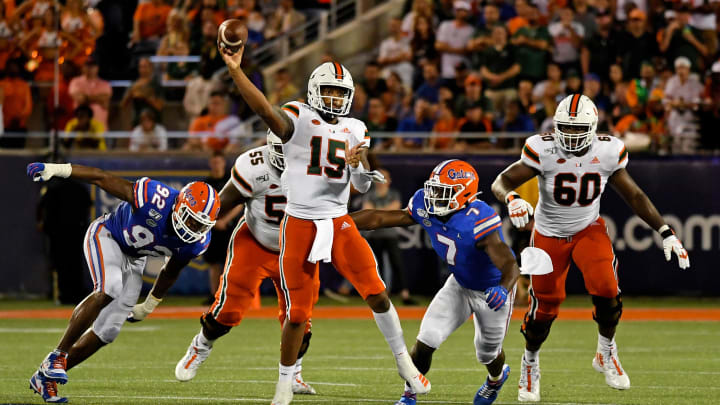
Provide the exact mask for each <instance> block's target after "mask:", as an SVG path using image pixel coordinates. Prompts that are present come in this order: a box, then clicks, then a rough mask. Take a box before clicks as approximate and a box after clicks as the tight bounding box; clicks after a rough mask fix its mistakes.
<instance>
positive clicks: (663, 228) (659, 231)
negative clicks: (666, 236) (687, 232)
mask: <svg viewBox="0 0 720 405" xmlns="http://www.w3.org/2000/svg"><path fill="white" fill-rule="evenodd" d="M668 229H670V225H668V224H665V225H663V226H661V227H660V229H658V233H663V232H665V231H667V230H668Z"/></svg>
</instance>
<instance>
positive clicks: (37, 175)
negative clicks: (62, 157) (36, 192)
mask: <svg viewBox="0 0 720 405" xmlns="http://www.w3.org/2000/svg"><path fill="white" fill-rule="evenodd" d="M71 174H72V165H70V163H63V164H57V163H41V162H34V163H30V164H29V165H28V166H27V175H28V176H29V177H30V178H31V179H32V180H33V181H36V182H37V181H48V180H50V179H51V178H53V177H65V178H67V177H70V175H71Z"/></svg>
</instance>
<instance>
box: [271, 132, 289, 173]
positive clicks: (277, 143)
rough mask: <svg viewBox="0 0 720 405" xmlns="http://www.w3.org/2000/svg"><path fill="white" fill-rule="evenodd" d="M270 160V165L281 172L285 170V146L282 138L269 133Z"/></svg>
mask: <svg viewBox="0 0 720 405" xmlns="http://www.w3.org/2000/svg"><path fill="white" fill-rule="evenodd" d="M267 144H268V158H269V160H270V164H271V165H272V166H273V167H274V168H276V169H278V170H279V171H280V172H282V171H284V170H285V154H284V153H283V144H282V140H281V139H280V137H278V136H277V135H275V134H274V133H272V131H270V130H269V129H268V131H267Z"/></svg>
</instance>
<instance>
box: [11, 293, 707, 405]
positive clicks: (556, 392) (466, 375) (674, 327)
mask: <svg viewBox="0 0 720 405" xmlns="http://www.w3.org/2000/svg"><path fill="white" fill-rule="evenodd" d="M628 301H631V300H628ZM269 303H270V301H268V305H269ZM667 303H668V302H665V304H667ZM628 304H629V305H628ZM645 304H646V303H642V304H641V305H643V306H647V305H645ZM675 304H676V303H671V304H670V305H672V307H673V308H678V307H681V306H688V305H687V304H684V303H683V302H679V303H677V305H675ZM716 304H717V301H713V302H712V304H711V305H710V306H714V305H716ZM583 305H584V304H583ZM628 306H633V304H632V303H626V308H627V307H628ZM689 306H691V307H693V306H694V305H689ZM700 306H705V307H706V308H707V307H708V305H707V304H706V305H700ZM13 308H15V309H20V308H23V306H22V305H15V306H13ZM0 309H7V306H3V305H0ZM657 310H658V311H660V312H662V309H659V308H658V309H657ZM589 311H590V310H589V308H588V312H587V318H588V319H591V318H590V312H589ZM517 312H520V314H521V313H522V310H520V311H517V310H516V314H517ZM401 316H402V315H401ZM66 324H67V321H66V320H65V319H22V318H21V319H2V317H0V342H2V343H3V344H2V347H3V349H4V350H3V356H2V357H3V360H2V367H0V403H32V404H36V403H42V400H41V399H40V397H39V396H38V395H35V394H33V393H32V391H31V390H30V389H28V378H29V377H30V375H31V374H32V373H33V371H34V370H35V368H36V367H37V366H38V364H39V362H40V361H41V360H42V358H43V357H44V356H45V355H46V354H47V353H48V351H50V349H51V348H53V347H54V346H55V345H56V344H57V341H58V340H59V337H60V336H61V334H62V331H63V330H64V328H65V326H66ZM419 326H420V322H419V321H418V320H404V321H403V328H404V330H405V339H406V341H407V343H408V345H409V346H410V345H411V344H412V342H413V341H414V338H415V335H416V334H417V332H418V329H419ZM199 327H200V325H199V323H198V321H197V318H193V319H148V320H146V321H144V322H141V323H138V324H126V325H125V326H124V327H123V331H122V332H121V333H120V336H119V337H118V339H117V340H116V341H115V343H113V344H111V345H109V346H107V347H105V348H103V349H101V350H100V351H99V352H98V353H97V354H96V355H95V356H93V357H91V358H90V359H89V360H87V361H86V362H85V363H84V364H81V365H80V366H78V367H77V368H75V369H73V370H71V371H70V372H69V376H70V382H69V384H68V385H65V386H60V394H61V395H64V396H68V397H69V399H70V403H74V404H193V403H211V404H212V403H232V402H237V403H242V404H269V403H270V399H271V397H272V394H273V393H274V388H275V381H276V379H277V362H278V358H279V332H280V331H279V326H278V323H277V320H273V319H246V320H244V321H243V323H242V324H241V325H240V327H238V328H236V329H234V330H233V331H232V332H231V333H230V334H229V335H227V336H225V337H223V338H222V339H220V340H218V342H217V343H216V344H215V347H214V349H213V353H212V355H211V356H210V358H209V359H208V361H207V362H206V363H205V364H203V366H202V368H201V369H200V371H199V373H198V375H197V377H196V378H195V379H194V380H193V381H191V382H188V383H180V382H177V381H176V380H175V378H174V368H175V364H176V362H177V361H178V360H179V359H180V358H181V357H182V356H183V354H184V353H185V350H186V349H187V346H188V344H189V343H190V340H191V338H192V337H193V335H194V334H195V333H197V331H198V330H199ZM719 337H720V322H716V321H627V322H623V323H621V324H620V327H619V329H618V337H617V342H618V346H619V349H620V358H621V360H622V363H623V366H624V367H625V369H626V370H627V372H628V374H629V375H630V378H631V382H632V388H631V389H630V390H627V391H617V390H614V389H611V388H609V387H608V386H606V385H605V382H604V377H603V376H602V375H601V374H599V373H597V372H595V371H594V370H593V369H592V367H591V360H592V357H593V355H594V353H595V346H596V342H597V332H596V326H595V323H594V322H592V320H564V321H563V320H558V321H557V322H556V323H555V324H554V326H553V329H552V332H551V334H550V337H549V339H548V340H547V342H546V343H545V345H544V346H543V349H542V351H541V354H540V365H541V369H542V398H543V403H545V404H574V403H581V404H653V405H660V404H718V403H720V384H719V383H720V346H719V345H718V342H719V339H718V338H719ZM522 348H523V339H522V336H521V334H520V333H519V321H517V320H514V321H513V322H512V324H511V327H510V330H509V332H508V336H507V338H506V340H505V351H506V353H507V362H508V364H510V366H511V368H512V370H511V373H510V378H509V379H508V382H507V383H506V385H505V387H504V388H503V390H502V391H501V393H500V396H499V398H498V400H497V401H496V402H495V403H496V404H511V403H516V398H517V388H516V387H517V380H518V372H519V365H520V358H521V355H522ZM303 368H304V372H303V375H304V377H305V379H306V380H307V381H308V382H310V383H311V384H312V385H313V386H314V387H315V389H316V390H317V391H318V395H316V396H300V395H296V396H295V400H294V401H293V403H298V404H373V403H377V404H393V403H394V401H396V400H397V399H398V398H399V395H400V394H401V391H402V382H401V380H400V378H399V377H398V375H397V372H396V370H395V365H394V361H393V359H392V356H391V354H390V352H389V349H388V346H387V343H386V342H385V340H384V339H383V337H382V335H381V334H380V332H379V331H378V330H377V328H376V326H375V324H374V322H373V321H372V320H371V319H316V320H315V321H314V322H313V338H312V343H311V346H310V350H309V352H308V354H307V355H306V357H305V360H304V363H303ZM485 376H486V371H485V368H484V366H482V365H480V364H478V362H477V361H476V359H475V353H474V347H473V327H472V322H466V323H465V324H464V325H463V326H462V327H461V328H460V329H459V330H458V331H456V332H455V333H454V334H453V335H452V336H450V338H449V339H448V340H447V341H446V342H445V343H444V344H443V346H442V347H441V348H440V349H439V350H438V351H437V352H436V354H435V357H434V359H433V364H432V369H431V372H430V373H429V374H428V378H429V379H430V380H431V381H432V384H433V388H432V392H431V393H430V394H429V395H427V396H423V397H420V398H419V401H418V403H419V404H423V403H427V404H469V403H472V398H473V395H474V393H475V391H476V390H477V389H478V387H479V386H480V385H481V384H482V382H483V380H484V379H485Z"/></svg>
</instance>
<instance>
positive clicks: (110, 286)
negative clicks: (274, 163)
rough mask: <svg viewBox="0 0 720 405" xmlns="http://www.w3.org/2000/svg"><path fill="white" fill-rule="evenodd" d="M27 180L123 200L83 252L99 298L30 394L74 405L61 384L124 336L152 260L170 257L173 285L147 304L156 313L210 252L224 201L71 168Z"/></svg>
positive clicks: (76, 319) (82, 307)
mask: <svg viewBox="0 0 720 405" xmlns="http://www.w3.org/2000/svg"><path fill="white" fill-rule="evenodd" d="M27 174H28V176H30V178H32V179H33V181H47V180H49V179H50V178H52V177H65V178H67V177H72V178H73V179H77V180H81V181H84V182H87V183H91V184H95V185H96V186H98V187H100V188H102V189H103V190H105V191H106V192H108V193H109V194H111V195H113V196H115V197H117V198H119V199H121V200H123V202H122V203H120V205H118V206H117V208H116V209H115V211H113V212H111V213H108V214H105V215H103V216H101V217H100V218H98V219H96V220H95V221H94V222H93V223H91V224H90V227H89V228H88V230H87V233H86V234H85V243H84V244H83V249H84V251H85V259H86V261H87V265H88V269H89V270H90V276H91V277H92V280H93V283H94V290H93V292H92V293H91V294H90V295H88V296H87V297H86V298H85V299H84V300H83V301H82V302H81V303H80V304H78V306H77V307H75V310H74V311H73V314H72V317H71V318H70V322H69V325H68V327H67V329H66V330H65V334H64V335H63V337H62V339H61V340H60V343H59V344H58V346H57V348H56V349H55V350H53V351H52V352H51V353H50V354H48V356H47V357H46V358H45V360H43V362H42V363H41V365H40V367H39V368H38V370H37V372H35V374H33V376H32V377H31V378H30V388H31V389H33V390H34V391H35V392H36V393H38V394H40V395H41V396H42V397H43V399H44V400H45V402H67V398H65V397H61V396H58V393H57V384H58V383H59V384H65V383H66V382H67V381H68V376H67V370H69V369H71V368H72V367H74V366H76V365H78V364H80V363H81V362H82V361H84V360H85V359H87V358H88V357H90V356H91V355H92V354H93V353H95V352H96V351H97V350H99V349H100V348H101V347H102V346H104V345H106V344H108V343H111V342H112V341H113V340H115V338H116V337H117V335H118V334H119V333H120V328H121V327H122V325H123V323H124V322H125V320H126V319H127V317H128V314H129V313H130V311H131V310H132V309H133V305H135V303H136V302H137V299H138V296H139V295H140V289H141V287H142V273H143V270H144V268H145V264H146V262H147V256H166V257H169V260H168V261H167V262H166V263H165V266H163V268H162V271H161V273H166V275H168V277H162V279H163V281H162V282H158V281H156V283H155V285H154V286H153V289H152V291H151V292H150V295H149V296H148V299H147V300H146V301H145V302H144V303H143V305H145V306H148V308H147V309H148V311H147V312H148V313H149V312H152V309H154V307H155V306H157V304H159V303H160V301H161V300H162V297H164V296H165V293H166V292H167V290H168V289H169V288H170V286H171V285H172V284H173V283H174V282H175V280H176V279H177V276H178V275H179V274H180V271H181V270H182V269H183V268H184V267H185V266H186V265H187V264H188V262H189V261H190V260H192V259H193V258H194V257H196V256H198V255H201V254H202V253H203V252H204V251H205V249H207V247H208V245H209V244H210V228H212V226H213V225H214V224H215V220H216V218H217V214H218V211H219V210H220V199H219V198H218V194H217V192H216V191H215V190H214V189H213V188H212V187H210V186H209V185H208V184H206V183H202V182H192V183H189V184H187V185H186V186H185V187H183V188H182V190H180V191H178V190H175V189H173V188H172V187H169V186H167V185H165V184H163V183H161V182H159V181H155V180H151V179H149V178H147V177H143V178H141V179H139V180H137V181H136V182H130V181H128V180H125V179H123V178H120V177H117V176H113V175H112V174H110V173H107V172H105V171H103V170H100V169H97V168H94V167H86V166H81V165H76V164H70V163H66V164H53V163H31V164H29V165H28V167H27ZM150 307H152V308H150ZM91 326H92V328H91Z"/></svg>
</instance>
